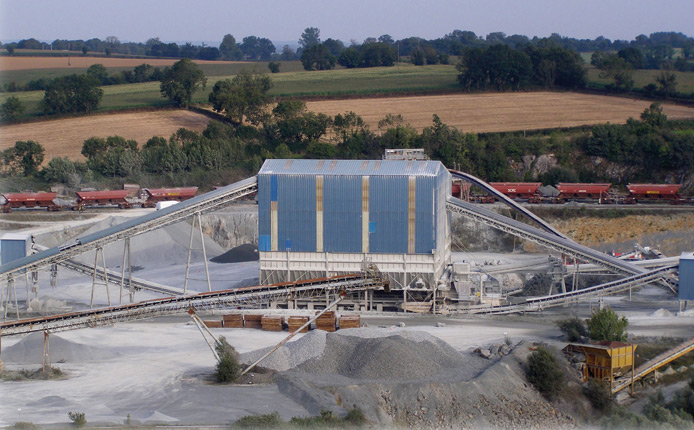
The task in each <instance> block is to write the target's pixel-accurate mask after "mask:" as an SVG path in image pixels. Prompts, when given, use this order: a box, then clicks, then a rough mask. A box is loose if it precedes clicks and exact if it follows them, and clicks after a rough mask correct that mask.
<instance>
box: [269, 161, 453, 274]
mask: <svg viewBox="0 0 694 430" xmlns="http://www.w3.org/2000/svg"><path fill="white" fill-rule="evenodd" d="M450 189H451V175H450V173H449V172H448V170H447V169H446V168H445V167H444V166H443V164H441V163H440V162H438V161H429V160H425V161H424V160H420V161H406V160H397V161H395V160H367V161H363V160H267V161H265V163H264V164H263V166H262V168H261V169H260V171H259V172H258V233H259V247H258V248H259V251H260V253H261V281H266V282H279V281H290V280H296V279H306V278H308V277H309V276H325V275H334V274H339V273H345V272H349V271H352V270H354V268H355V263H359V262H361V261H362V260H364V259H365V258H368V259H370V261H372V262H374V263H375V264H377V266H379V269H381V270H382V271H385V272H390V270H389V269H388V267H391V266H393V265H394V264H396V263H395V261H396V260H397V264H396V265H397V266H398V267H397V268H393V272H398V273H401V274H402V272H406V271H407V270H408V269H406V268H403V258H409V260H408V262H409V263H412V265H410V267H409V269H412V268H413V267H414V268H415V269H414V271H413V272H411V273H410V274H409V276H407V277H404V278H403V277H400V276H395V278H397V279H401V281H400V283H402V284H405V285H406V284H408V283H410V281H419V282H420V285H421V283H425V284H427V285H429V284H431V282H432V280H433V277H435V276H436V275H437V274H440V272H441V271H442V268H443V266H444V265H445V264H446V263H447V262H448V261H449V260H450V244H449V237H448V228H449V226H448V214H447V212H446V206H445V205H446V196H447V195H448V194H449V193H450ZM276 253H282V255H281V256H279V255H277V254H276ZM307 253H308V254H313V255H307ZM316 254H320V256H318V255H316ZM355 254H356V255H357V256H356V257H355V256H354V255H355ZM367 256H368V257H367ZM394 256H398V257H394ZM403 256H410V257H403ZM417 256H418V257H417ZM308 260H310V261H312V262H311V263H307V262H308ZM377 260H378V261H380V264H379V262H378V261H377ZM263 261H266V262H270V261H275V262H276V263H279V262H280V261H287V263H286V264H281V267H279V266H278V265H277V264H265V265H264V264H263ZM302 261H303V263H302ZM319 261H323V262H325V263H324V264H323V265H322V267H318V265H317V262H319ZM417 262H418V263H420V266H421V265H422V264H430V265H431V267H429V268H426V270H424V269H423V268H422V267H420V268H419V269H417V268H416V264H415V263H417ZM357 268H358V266H357ZM292 272H293V273H294V274H293V275H292V274H291V273H292ZM414 272H417V273H418V274H419V277H417V275H416V274H414ZM287 273H289V275H287ZM423 273H426V275H425V276H424V275H422V274H423ZM424 278H426V279H424Z"/></svg>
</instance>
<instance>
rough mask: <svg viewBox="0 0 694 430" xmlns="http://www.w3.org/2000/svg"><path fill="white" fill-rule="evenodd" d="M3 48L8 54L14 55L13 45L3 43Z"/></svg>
mask: <svg viewBox="0 0 694 430" xmlns="http://www.w3.org/2000/svg"><path fill="white" fill-rule="evenodd" d="M5 50H6V51H7V53H8V54H10V55H14V45H5Z"/></svg>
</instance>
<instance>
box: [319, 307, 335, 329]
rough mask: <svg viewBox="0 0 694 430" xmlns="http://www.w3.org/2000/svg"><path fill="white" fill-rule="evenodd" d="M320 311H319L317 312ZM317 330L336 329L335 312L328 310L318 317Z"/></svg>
mask: <svg viewBox="0 0 694 430" xmlns="http://www.w3.org/2000/svg"><path fill="white" fill-rule="evenodd" d="M316 313H318V312H316ZM316 330H324V331H328V332H333V331H335V312H333V311H328V312H325V313H324V314H323V315H321V316H319V317H318V318H317V319H316Z"/></svg>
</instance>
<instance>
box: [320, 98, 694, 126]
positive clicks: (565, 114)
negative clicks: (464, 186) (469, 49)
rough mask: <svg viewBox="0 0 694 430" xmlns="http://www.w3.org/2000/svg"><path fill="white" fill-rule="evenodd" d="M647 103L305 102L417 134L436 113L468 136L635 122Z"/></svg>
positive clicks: (684, 113)
mask: <svg viewBox="0 0 694 430" xmlns="http://www.w3.org/2000/svg"><path fill="white" fill-rule="evenodd" d="M650 104H651V102H649V101H643V100H634V99H627V98H622V97H610V96H597V95H590V94H580V93H562V92H546V91H538V92H528V93H522V92H516V93H481V94H451V95H438V96H417V97H385V98H365V99H348V100H325V101H315V102H308V103H307V107H308V110H310V111H313V112H322V113H324V114H327V115H331V116H334V115H336V114H338V113H339V114H344V113H346V112H349V111H353V112H355V113H356V114H357V115H360V116H361V117H362V118H363V119H364V121H365V122H366V123H367V124H368V125H369V127H370V128H371V129H372V130H374V131H376V130H378V122H379V121H380V120H382V119H383V118H384V117H385V116H386V114H393V115H402V116H403V118H404V120H405V122H406V123H409V124H410V125H411V126H412V127H414V128H416V129H417V130H421V129H422V128H424V127H429V126H431V124H432V116H433V115H434V114H437V115H438V116H439V117H440V118H441V121H443V123H444V124H447V125H449V126H453V127H456V128H458V129H459V130H462V131H465V132H470V133H488V132H501V131H514V130H536V129H544V128H554V127H576V126H580V125H590V124H604V123H606V122H611V123H616V124H621V123H624V122H626V120H627V119H628V118H630V117H631V118H638V117H639V116H640V115H641V112H643V111H644V109H646V108H647V107H648V106H649V105H650ZM663 112H664V113H665V114H666V115H667V116H668V118H669V119H687V118H694V108H690V107H685V106H679V105H675V104H672V103H664V104H663Z"/></svg>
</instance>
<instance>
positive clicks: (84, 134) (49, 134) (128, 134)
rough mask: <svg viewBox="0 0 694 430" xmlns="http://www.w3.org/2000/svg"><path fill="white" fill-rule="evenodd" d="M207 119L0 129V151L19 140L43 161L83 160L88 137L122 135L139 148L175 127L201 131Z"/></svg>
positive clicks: (86, 120) (131, 115)
mask: <svg viewBox="0 0 694 430" xmlns="http://www.w3.org/2000/svg"><path fill="white" fill-rule="evenodd" d="M209 121H210V119H209V118H208V117H206V116H204V115H200V114H198V113H195V112H192V111H188V110H183V109H181V110H157V111H150V112H128V113H112V114H99V115H90V116H83V117H79V118H66V119H56V120H50V121H37V122H31V123H26V124H15V125H7V126H2V127H0V151H1V150H3V149H6V148H9V147H11V146H14V144H15V142H17V141H19V140H34V141H36V142H39V143H40V144H41V145H43V147H44V148H45V160H46V161H48V160H50V159H51V158H54V157H68V158H70V159H72V160H83V159H84V157H83V156H82V154H81V151H82V144H83V143H84V141H85V140H87V139H89V138H90V137H104V138H105V137H109V136H114V135H118V136H122V137H124V138H126V139H134V140H136V141H137V143H138V144H139V145H140V146H142V145H144V144H145V143H146V142H147V140H149V139H150V138H151V137H153V136H162V137H164V138H165V139H168V138H169V137H170V136H171V134H173V133H174V132H176V130H178V129H179V128H187V129H189V130H194V131H197V132H201V131H203V130H204V129H205V127H207V123H208V122H209Z"/></svg>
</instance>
